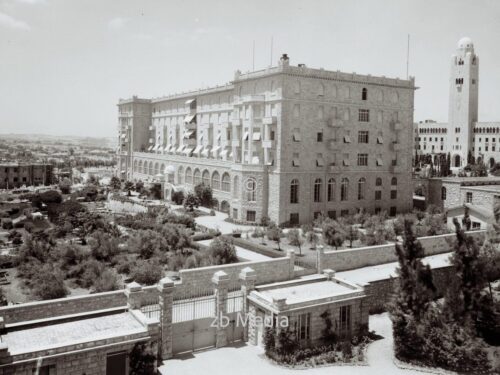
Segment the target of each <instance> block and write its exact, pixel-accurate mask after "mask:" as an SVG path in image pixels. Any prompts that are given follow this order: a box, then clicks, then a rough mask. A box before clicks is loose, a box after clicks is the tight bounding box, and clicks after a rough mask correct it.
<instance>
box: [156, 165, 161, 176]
mask: <svg viewBox="0 0 500 375" xmlns="http://www.w3.org/2000/svg"><path fill="white" fill-rule="evenodd" d="M159 173H160V164H158V163H155V176H156V175H157V174H159Z"/></svg>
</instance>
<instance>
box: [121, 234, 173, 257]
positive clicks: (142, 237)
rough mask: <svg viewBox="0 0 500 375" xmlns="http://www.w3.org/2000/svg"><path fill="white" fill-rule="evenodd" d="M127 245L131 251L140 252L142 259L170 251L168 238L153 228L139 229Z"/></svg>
mask: <svg viewBox="0 0 500 375" xmlns="http://www.w3.org/2000/svg"><path fill="white" fill-rule="evenodd" d="M127 245H128V248H129V251H131V252H134V253H138V254H139V256H140V257H141V258H142V259H149V258H151V257H152V256H153V255H155V254H161V253H163V252H165V251H168V244H167V241H166V239H165V238H164V237H163V236H162V235H161V234H160V233H158V232H156V231H153V230H138V231H137V232H136V233H134V234H132V235H131V236H130V237H129V239H128V241H127Z"/></svg>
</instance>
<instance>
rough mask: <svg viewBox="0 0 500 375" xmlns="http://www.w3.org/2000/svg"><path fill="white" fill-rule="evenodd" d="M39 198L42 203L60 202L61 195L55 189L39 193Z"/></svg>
mask: <svg viewBox="0 0 500 375" xmlns="http://www.w3.org/2000/svg"><path fill="white" fill-rule="evenodd" d="M40 200H41V201H42V203H45V204H46V205H49V204H51V203H56V204H59V203H61V202H62V200H63V199H62V195H61V194H60V193H59V192H58V191H56V190H49V191H45V192H43V193H41V194H40Z"/></svg>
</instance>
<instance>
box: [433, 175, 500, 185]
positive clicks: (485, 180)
mask: <svg viewBox="0 0 500 375" xmlns="http://www.w3.org/2000/svg"><path fill="white" fill-rule="evenodd" d="M432 180H442V181H443V182H452V183H460V184H462V185H496V184H499V185H500V177H437V178H436V177H435V178H432Z"/></svg>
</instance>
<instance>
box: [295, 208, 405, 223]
mask: <svg viewBox="0 0 500 375" xmlns="http://www.w3.org/2000/svg"><path fill="white" fill-rule="evenodd" d="M357 212H359V210H357ZM374 212H375V214H380V213H381V212H382V208H381V207H375V209H374ZM324 214H326V215H327V216H328V217H329V218H330V219H333V220H336V219H337V211H335V210H329V211H326V212H321V211H316V212H314V214H313V216H314V219H317V218H318V217H319V216H320V215H324ZM396 214H397V207H396V206H391V207H389V215H390V216H396ZM349 215H350V212H349V210H348V209H344V210H340V217H346V216H349ZM289 223H290V224H291V225H298V224H299V223H300V216H299V213H298V212H292V213H291V214H290V216H289Z"/></svg>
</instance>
